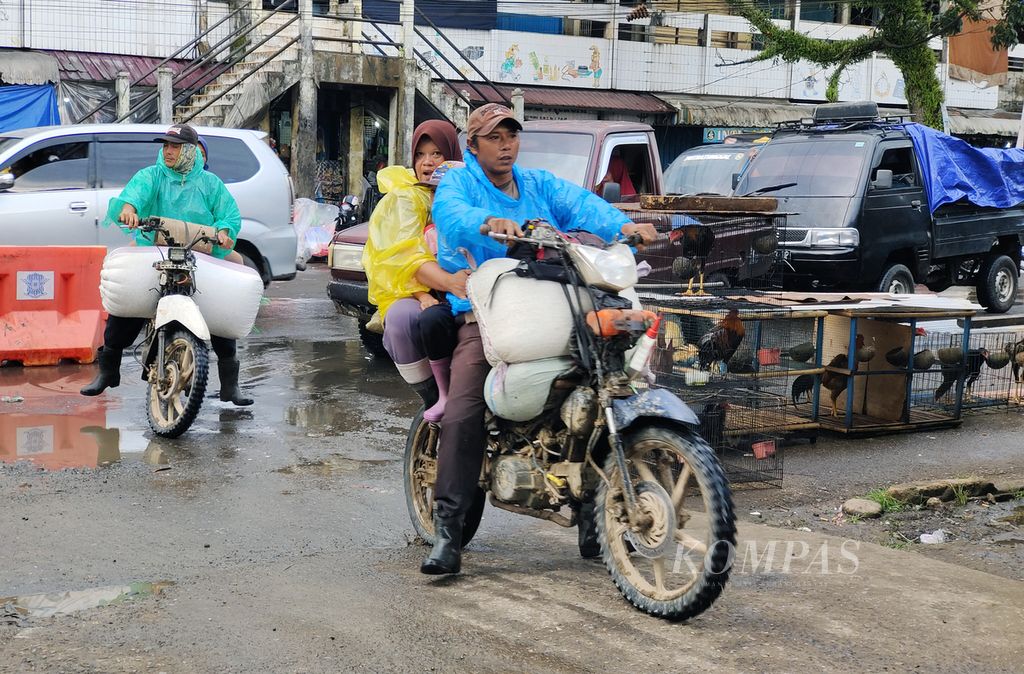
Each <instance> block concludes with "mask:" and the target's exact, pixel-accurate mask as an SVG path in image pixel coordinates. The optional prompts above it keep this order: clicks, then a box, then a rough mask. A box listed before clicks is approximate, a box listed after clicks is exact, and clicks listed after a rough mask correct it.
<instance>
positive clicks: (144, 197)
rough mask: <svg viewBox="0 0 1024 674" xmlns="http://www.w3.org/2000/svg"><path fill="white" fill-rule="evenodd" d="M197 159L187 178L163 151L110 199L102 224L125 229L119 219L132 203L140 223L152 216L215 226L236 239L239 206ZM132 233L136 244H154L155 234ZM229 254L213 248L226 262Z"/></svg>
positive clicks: (218, 180)
mask: <svg viewBox="0 0 1024 674" xmlns="http://www.w3.org/2000/svg"><path fill="white" fill-rule="evenodd" d="M196 156H197V157H199V161H196V163H195V165H194V166H193V167H192V170H191V171H189V173H188V175H184V176H183V175H181V174H178V173H175V172H174V171H172V170H171V169H170V168H168V167H167V165H166V164H164V151H163V148H161V149H160V150H159V151H158V152H157V155H156V164H153V165H151V166H147V167H146V168H144V169H141V170H139V172H138V173H136V174H135V175H134V176H132V179H131V180H129V181H128V184H127V185H125V186H124V189H123V190H121V194H119V195H118V196H116V197H114V198H113V199H111V200H110V205H109V207H108V208H107V217H106V219H104V221H103V224H104V225H108V226H109V225H117V226H119V227H121V228H122V229H126V228H125V227H124V225H121V224H120V223H119V222H118V221H117V218H118V216H119V215H120V214H121V208H123V207H124V205H125V203H129V204H131V205H132V206H134V207H135V210H136V211H137V212H138V214H139V219H140V220H142V219H143V218H148V217H150V216H159V217H164V218H174V219H177V220H185V221H186V222H193V223H195V224H197V225H207V226H210V227H215V228H216V229H217V231H220V230H222V229H223V230H227V232H228V236H230V237H231V240H232V241H234V240H237V239H238V231H239V230H240V229H241V228H242V216H241V214H240V213H239V212H238V204H237V203H235V198H234V197H232V196H231V193H230V192H228V188H227V187H225V186H224V183H223V182H222V181H221V179H220V178H218V177H217V176H215V175H213V174H212V173H210V172H209V171H206V170H204V169H203V162H202V156H201V155H199V153H198V152H197V153H196ZM126 231H127V230H126ZM131 233H132V234H133V235H134V237H135V243H136V245H139V246H152V245H153V241H154V238H155V235H154V234H153V233H152V232H148V233H143V232H140V231H139V230H138V229H136V230H135V231H134V232H131ZM230 252H231V250H230V249H228V248H221V247H220V246H218V245H214V246H213V256H214V257H218V258H221V259H223V258H225V257H227V255H228V253H230Z"/></svg>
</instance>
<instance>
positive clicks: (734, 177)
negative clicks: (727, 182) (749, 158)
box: [732, 173, 740, 189]
mask: <svg viewBox="0 0 1024 674" xmlns="http://www.w3.org/2000/svg"><path fill="white" fill-rule="evenodd" d="M739 184H740V174H739V173H733V174H732V188H733V189H736V186H737V185H739Z"/></svg>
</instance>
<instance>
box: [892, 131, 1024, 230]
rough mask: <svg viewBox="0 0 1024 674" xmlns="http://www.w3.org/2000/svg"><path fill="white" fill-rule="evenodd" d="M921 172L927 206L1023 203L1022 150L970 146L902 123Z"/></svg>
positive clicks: (1023, 173) (1023, 164) (996, 206)
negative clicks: (960, 203) (963, 203)
mask: <svg viewBox="0 0 1024 674" xmlns="http://www.w3.org/2000/svg"><path fill="white" fill-rule="evenodd" d="M905 127H906V130H907V133H908V134H910V138H911V140H913V142H914V150H915V152H917V159H918V161H919V162H920V163H921V171H922V172H923V173H924V183H925V191H926V192H927V193H928V207H929V208H930V209H931V211H932V213H934V212H935V211H936V210H937V209H938V208H939V206H942V205H943V204H951V203H953V202H956V201H960V200H961V199H966V200H967V201H969V202H971V203H972V204H974V205H976V206H991V207H993V208H1010V207H1012V206H1017V205H1018V204H1022V203H1024V150H1018V149H1007V150H1000V149H997V148H991V147H974V146H973V145H971V144H970V143H967V142H966V141H963V140H960V139H959V138H954V137H953V136H947V135H946V134H944V133H941V132H939V131H936V130H935V129H932V128H929V127H927V126H922V125H921V124H906V125H905Z"/></svg>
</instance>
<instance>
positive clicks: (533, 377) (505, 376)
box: [484, 358, 573, 421]
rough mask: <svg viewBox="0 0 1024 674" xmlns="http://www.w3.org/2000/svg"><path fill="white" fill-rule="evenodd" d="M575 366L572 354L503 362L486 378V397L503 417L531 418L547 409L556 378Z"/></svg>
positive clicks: (519, 419) (495, 410)
mask: <svg viewBox="0 0 1024 674" xmlns="http://www.w3.org/2000/svg"><path fill="white" fill-rule="evenodd" d="M572 367H573V361H572V359H571V358H545V359H544V360H535V361H532V362H529V363H513V364H507V363H499V364H498V365H497V367H495V368H494V369H492V370H491V371H490V373H488V375H487V379H486V380H485V381H484V400H485V401H486V403H487V407H488V408H489V409H490V410H491V412H493V413H494V414H495V415H496V416H498V417H501V418H502V419H508V420H509V421H529V420H530V419H534V418H536V417H538V416H539V415H540V413H541V412H543V411H544V403H545V402H547V399H548V395H549V394H550V393H551V385H552V384H553V383H554V381H555V379H557V378H558V376H559V375H561V374H563V373H566V372H568V371H569V370H571V369H572Z"/></svg>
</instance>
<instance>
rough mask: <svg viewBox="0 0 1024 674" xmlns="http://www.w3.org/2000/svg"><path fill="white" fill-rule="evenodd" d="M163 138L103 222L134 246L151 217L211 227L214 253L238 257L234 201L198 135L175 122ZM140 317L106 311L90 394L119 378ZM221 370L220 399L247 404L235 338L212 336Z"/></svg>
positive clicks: (144, 240)
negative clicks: (209, 166) (209, 167)
mask: <svg viewBox="0 0 1024 674" xmlns="http://www.w3.org/2000/svg"><path fill="white" fill-rule="evenodd" d="M154 140H155V142H161V143H163V147H162V148H161V149H160V151H159V152H158V153H157V160H156V163H155V164H153V165H151V166H147V167H146V168H144V169H142V170H140V171H139V172H138V173H136V174H135V175H134V176H133V177H132V179H131V180H130V181H128V184H127V185H125V187H124V190H122V191H121V194H119V195H118V196H117V197H115V198H113V199H111V200H110V205H109V207H108V209H107V217H106V219H105V220H104V224H108V225H109V224H117V223H120V224H121V225H123V228H124V229H127V230H128V231H129V232H131V233H132V234H133V237H134V243H135V245H137V246H152V245H155V234H154V233H153V232H142V231H140V230H139V229H138V227H139V222H140V221H141V220H143V219H145V218H148V217H151V216H159V217H166V218H175V219H178V220H185V221H187V222H193V223H196V224H199V225H207V226H211V227H213V228H215V229H216V231H217V243H216V244H215V245H214V246H213V251H212V253H211V254H212V255H213V257H216V258H220V259H228V260H231V261H236V260H237V261H240V260H241V258H240V257H239V256H238V254H237V253H234V252H233V249H234V247H235V239H236V238H237V237H238V231H239V230H240V229H241V227H242V217H241V215H240V214H239V212H238V204H236V203H235V199H234V197H232V196H231V193H230V192H228V189H227V187H225V186H224V183H223V182H222V181H221V179H220V178H218V177H217V176H215V175H214V174H212V173H210V172H209V171H206V170H205V169H204V168H203V164H204V162H203V158H202V155H200V154H199V150H198V146H199V134H197V133H196V131H195V129H193V128H192V127H191V126H189V125H187V124H176V125H174V126H172V127H171V128H169V129H168V130H167V133H165V134H164V135H162V136H160V137H159V138H156V139H154ZM146 320H147V319H145V318H127V317H123V316H113V315H111V316H109V317H108V318H107V325H106V328H105V330H104V332H103V348H102V350H101V351H100V354H99V366H100V371H99V374H97V375H96V378H95V379H94V380H93V381H92V382H91V383H90V384H89V385H88V386H86V387H84V388H83V389H82V390H81V393H82V395H86V396H95V395H99V394H100V393H103V391H105V390H106V389H107V388H115V387H117V386H118V385H120V383H121V374H120V371H121V356H122V353H123V351H124V349H126V348H128V347H129V346H131V345H132V343H133V342H134V341H135V340H136V338H138V336H139V332H141V330H142V328H143V326H145V324H146ZM210 342H211V344H212V346H213V351H214V353H216V354H217V371H218V373H219V375H220V399H221V400H223V401H225V402H232V403H234V404H235V405H251V404H252V402H253V401H252V399H251V398H246V397H243V396H242V392H241V390H240V389H239V387H238V370H239V363H238V356H237V346H236V343H235V340H234V339H227V338H224V337H218V336H216V335H211V337H210Z"/></svg>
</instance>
